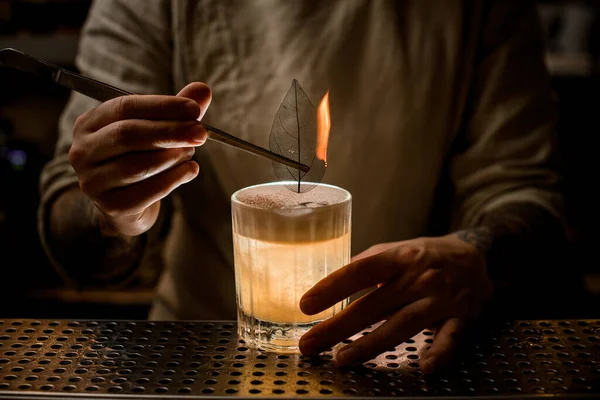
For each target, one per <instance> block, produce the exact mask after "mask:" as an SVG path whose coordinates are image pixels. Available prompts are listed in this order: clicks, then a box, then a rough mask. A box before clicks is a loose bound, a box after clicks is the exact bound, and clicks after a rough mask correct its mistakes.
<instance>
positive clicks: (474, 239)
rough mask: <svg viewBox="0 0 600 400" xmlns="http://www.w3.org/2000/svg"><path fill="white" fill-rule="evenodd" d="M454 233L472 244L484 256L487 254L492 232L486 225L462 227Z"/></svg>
mask: <svg viewBox="0 0 600 400" xmlns="http://www.w3.org/2000/svg"><path fill="white" fill-rule="evenodd" d="M455 234H456V236H458V237H459V238H460V239H462V240H464V241H465V242H467V243H471V244H472V245H474V246H475V247H476V248H477V250H478V251H479V252H480V253H481V254H482V255H484V256H485V255H486V254H487V252H488V250H489V248H490V245H491V243H492V239H493V238H492V232H491V231H490V229H489V228H487V227H478V228H473V229H463V230H461V231H458V232H455Z"/></svg>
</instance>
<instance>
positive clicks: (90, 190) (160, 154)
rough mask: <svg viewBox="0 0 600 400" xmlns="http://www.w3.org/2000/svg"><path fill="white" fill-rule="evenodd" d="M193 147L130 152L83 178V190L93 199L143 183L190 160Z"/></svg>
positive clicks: (80, 179)
mask: <svg viewBox="0 0 600 400" xmlns="http://www.w3.org/2000/svg"><path fill="white" fill-rule="evenodd" d="M194 152H195V148H194V147H184V148H178V149H163V150H153V151H142V152H135V153H128V154H125V155H123V156H121V157H117V158H115V159H113V160H111V161H110V162H108V163H105V164H103V165H100V166H98V167H97V168H95V169H94V170H93V171H91V173H90V175H89V176H80V177H79V185H80V187H81V190H82V191H83V192H84V193H85V194H87V195H88V196H90V197H95V196H96V195H100V194H101V193H102V192H105V191H109V190H112V189H116V188H118V187H123V186H127V185H131V184H133V183H137V182H140V181H143V180H144V179H148V178H150V177H152V176H154V175H157V174H159V173H161V172H163V171H165V170H167V169H169V168H171V167H174V166H175V165H177V164H180V163H182V162H184V161H187V160H190V159H191V158H192V157H193V155H194Z"/></svg>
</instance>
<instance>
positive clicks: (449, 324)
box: [419, 318, 466, 374]
mask: <svg viewBox="0 0 600 400" xmlns="http://www.w3.org/2000/svg"><path fill="white" fill-rule="evenodd" d="M465 325H466V322H465V320H464V319H461V318H448V319H447V320H446V321H445V322H444V323H443V324H442V326H441V327H439V328H438V329H436V332H435V336H434V339H433V343H432V344H431V347H430V348H429V350H427V351H426V352H425V353H424V354H423V356H421V362H420V363H419V364H420V367H421V370H422V371H423V372H425V373H427V374H430V373H432V372H435V371H437V370H439V369H440V368H441V367H443V366H444V365H445V364H446V363H447V362H448V360H449V359H450V357H451V356H452V352H453V351H454V349H455V348H456V346H457V345H458V341H459V339H460V336H461V335H462V333H463V331H464V328H465Z"/></svg>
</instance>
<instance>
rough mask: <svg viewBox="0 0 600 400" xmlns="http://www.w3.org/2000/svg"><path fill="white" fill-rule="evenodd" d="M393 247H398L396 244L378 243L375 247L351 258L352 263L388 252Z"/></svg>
mask: <svg viewBox="0 0 600 400" xmlns="http://www.w3.org/2000/svg"><path fill="white" fill-rule="evenodd" d="M395 246H398V242H390V243H380V244H377V245H375V246H371V247H369V248H368V249H367V250H365V251H363V252H361V253H359V254H357V255H355V256H354V257H352V262H355V261H358V260H362V259H363V258H367V257H371V256H374V255H375V254H379V253H381V252H384V251H386V250H389V249H391V248H392V247H395Z"/></svg>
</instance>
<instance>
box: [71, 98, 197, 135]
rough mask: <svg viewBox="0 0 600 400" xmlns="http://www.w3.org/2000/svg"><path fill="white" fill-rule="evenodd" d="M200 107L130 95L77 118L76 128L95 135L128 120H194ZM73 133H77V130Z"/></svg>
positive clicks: (182, 100) (179, 100)
mask: <svg viewBox="0 0 600 400" xmlns="http://www.w3.org/2000/svg"><path fill="white" fill-rule="evenodd" d="M199 115H200V106H199V105H198V104H197V103H196V102H195V101H193V100H191V99H188V98H185V97H176V96H163V95H129V96H121V97H117V98H115V99H112V100H108V101H106V102H104V103H102V104H100V105H99V106H98V107H97V108H95V109H94V110H91V111H90V112H88V113H85V114H84V115H83V116H81V117H80V118H79V119H78V122H77V125H79V126H81V127H82V128H84V131H86V132H94V131H97V130H98V129H100V128H102V127H104V126H106V125H109V124H112V123H113V122H117V121H123V120H127V119H147V120H184V121H185V120H187V121H191V120H195V119H196V118H198V116H199ZM75 131H78V129H76V130H75Z"/></svg>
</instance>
